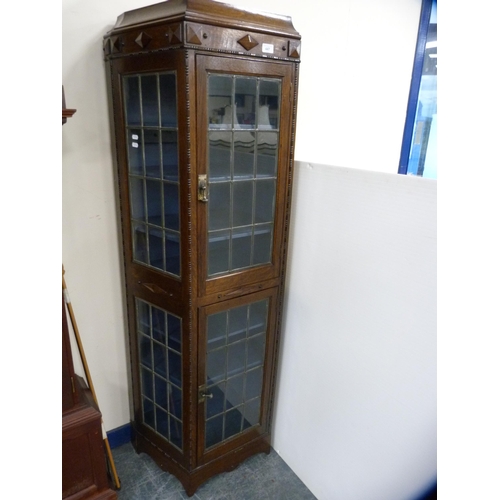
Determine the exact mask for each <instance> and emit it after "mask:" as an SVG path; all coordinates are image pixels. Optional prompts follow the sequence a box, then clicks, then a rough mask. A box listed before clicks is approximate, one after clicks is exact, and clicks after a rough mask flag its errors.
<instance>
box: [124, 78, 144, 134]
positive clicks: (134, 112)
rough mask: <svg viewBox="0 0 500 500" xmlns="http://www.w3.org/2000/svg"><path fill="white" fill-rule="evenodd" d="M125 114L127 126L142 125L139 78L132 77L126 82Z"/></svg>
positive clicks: (126, 79)
mask: <svg viewBox="0 0 500 500" xmlns="http://www.w3.org/2000/svg"><path fill="white" fill-rule="evenodd" d="M124 83H125V85H124V87H125V112H126V121H127V125H140V124H141V102H140V99H139V77H137V76H130V77H127V78H125V80H124Z"/></svg>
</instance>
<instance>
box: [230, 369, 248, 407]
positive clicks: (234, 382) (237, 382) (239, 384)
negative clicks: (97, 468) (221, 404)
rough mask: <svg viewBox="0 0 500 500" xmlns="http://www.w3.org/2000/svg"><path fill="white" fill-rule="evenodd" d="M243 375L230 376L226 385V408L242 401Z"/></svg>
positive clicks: (237, 404)
mask: <svg viewBox="0 0 500 500" xmlns="http://www.w3.org/2000/svg"><path fill="white" fill-rule="evenodd" d="M243 382H244V375H239V376H237V377H233V378H230V379H229V380H228V381H227V386H226V408H232V407H234V406H239V405H241V404H242V403H243V401H244V400H243V394H244V392H243V389H244V385H243Z"/></svg>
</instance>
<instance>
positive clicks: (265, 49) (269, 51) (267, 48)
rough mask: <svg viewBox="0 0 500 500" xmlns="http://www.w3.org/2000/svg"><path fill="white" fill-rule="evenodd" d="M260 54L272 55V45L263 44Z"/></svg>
mask: <svg viewBox="0 0 500 500" xmlns="http://www.w3.org/2000/svg"><path fill="white" fill-rule="evenodd" d="M262 52H265V53H266V54H274V45H273V44H272V43H263V44H262Z"/></svg>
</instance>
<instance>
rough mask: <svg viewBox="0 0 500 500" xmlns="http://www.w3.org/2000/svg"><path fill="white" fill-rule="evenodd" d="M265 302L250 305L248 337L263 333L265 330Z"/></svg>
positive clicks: (266, 302)
mask: <svg viewBox="0 0 500 500" xmlns="http://www.w3.org/2000/svg"><path fill="white" fill-rule="evenodd" d="M267 304H268V301H267V300H261V301H259V302H254V303H252V304H250V312H249V315H248V336H251V335H257V334H259V333H263V332H265V331H266V329H267Z"/></svg>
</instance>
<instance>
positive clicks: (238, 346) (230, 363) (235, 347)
mask: <svg viewBox="0 0 500 500" xmlns="http://www.w3.org/2000/svg"><path fill="white" fill-rule="evenodd" d="M246 346H247V343H246V342H245V341H244V340H243V341H240V342H236V343H235V344H230V345H229V346H228V347H227V376H228V378H229V377H234V376H235V375H239V374H240V373H243V371H244V370H245V352H246Z"/></svg>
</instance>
